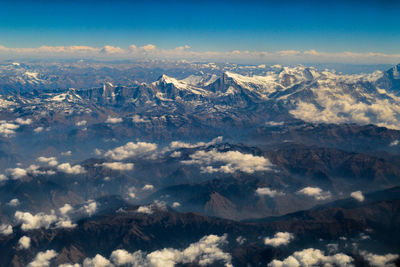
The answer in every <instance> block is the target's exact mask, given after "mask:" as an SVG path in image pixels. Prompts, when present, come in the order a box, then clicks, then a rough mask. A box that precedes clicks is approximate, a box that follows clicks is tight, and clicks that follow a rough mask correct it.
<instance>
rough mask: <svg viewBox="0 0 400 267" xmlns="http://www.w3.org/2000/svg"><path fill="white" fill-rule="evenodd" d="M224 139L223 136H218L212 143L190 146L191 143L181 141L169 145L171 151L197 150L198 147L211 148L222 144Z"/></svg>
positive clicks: (199, 143)
mask: <svg viewBox="0 0 400 267" xmlns="http://www.w3.org/2000/svg"><path fill="white" fill-rule="evenodd" d="M222 139H223V137H222V136H218V137H216V138H214V139H213V140H211V141H210V142H198V143H194V144H189V143H185V142H181V141H173V142H171V143H170V144H169V149H170V150H174V149H179V148H196V147H201V146H211V145H215V144H218V143H221V142H222Z"/></svg>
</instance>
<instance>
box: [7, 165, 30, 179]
mask: <svg viewBox="0 0 400 267" xmlns="http://www.w3.org/2000/svg"><path fill="white" fill-rule="evenodd" d="M6 171H7V172H8V173H9V174H10V175H11V177H12V179H14V180H18V179H21V178H22V177H25V176H27V175H28V172H27V171H26V170H25V169H22V168H9V169H7V170H6Z"/></svg>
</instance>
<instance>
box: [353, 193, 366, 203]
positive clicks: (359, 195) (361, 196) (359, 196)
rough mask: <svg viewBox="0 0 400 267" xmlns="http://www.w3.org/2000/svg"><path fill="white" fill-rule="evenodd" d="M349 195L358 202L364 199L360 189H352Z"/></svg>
mask: <svg viewBox="0 0 400 267" xmlns="http://www.w3.org/2000/svg"><path fill="white" fill-rule="evenodd" d="M350 196H351V197H352V198H354V199H355V200H357V201H359V202H363V201H364V199H365V198H364V195H363V193H362V192H361V191H354V192H352V193H351V194H350Z"/></svg>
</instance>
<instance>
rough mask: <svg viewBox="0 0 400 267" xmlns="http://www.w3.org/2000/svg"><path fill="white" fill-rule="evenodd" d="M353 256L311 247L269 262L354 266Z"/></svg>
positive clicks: (274, 265) (275, 266) (292, 266)
mask: <svg viewBox="0 0 400 267" xmlns="http://www.w3.org/2000/svg"><path fill="white" fill-rule="evenodd" d="M352 262H353V258H352V257H350V256H348V255H346V254H343V253H338V254H334V255H329V256H326V255H325V254H324V253H323V252H322V251H321V250H319V249H314V248H309V249H304V250H302V251H296V252H295V253H293V255H291V256H289V257H287V258H286V259H284V260H282V261H280V260H273V261H272V262H270V263H269V264H268V266H270V267H300V266H301V267H309V266H332V265H333V266H342V267H346V266H349V267H350V266H353V264H352Z"/></svg>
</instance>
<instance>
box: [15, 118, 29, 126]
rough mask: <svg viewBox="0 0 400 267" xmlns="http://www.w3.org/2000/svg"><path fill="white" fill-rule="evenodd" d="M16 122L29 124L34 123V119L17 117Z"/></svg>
mask: <svg viewBox="0 0 400 267" xmlns="http://www.w3.org/2000/svg"><path fill="white" fill-rule="evenodd" d="M15 122H16V123H18V124H20V125H29V124H31V123H32V119H25V120H24V119H22V118H17V119H15Z"/></svg>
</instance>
